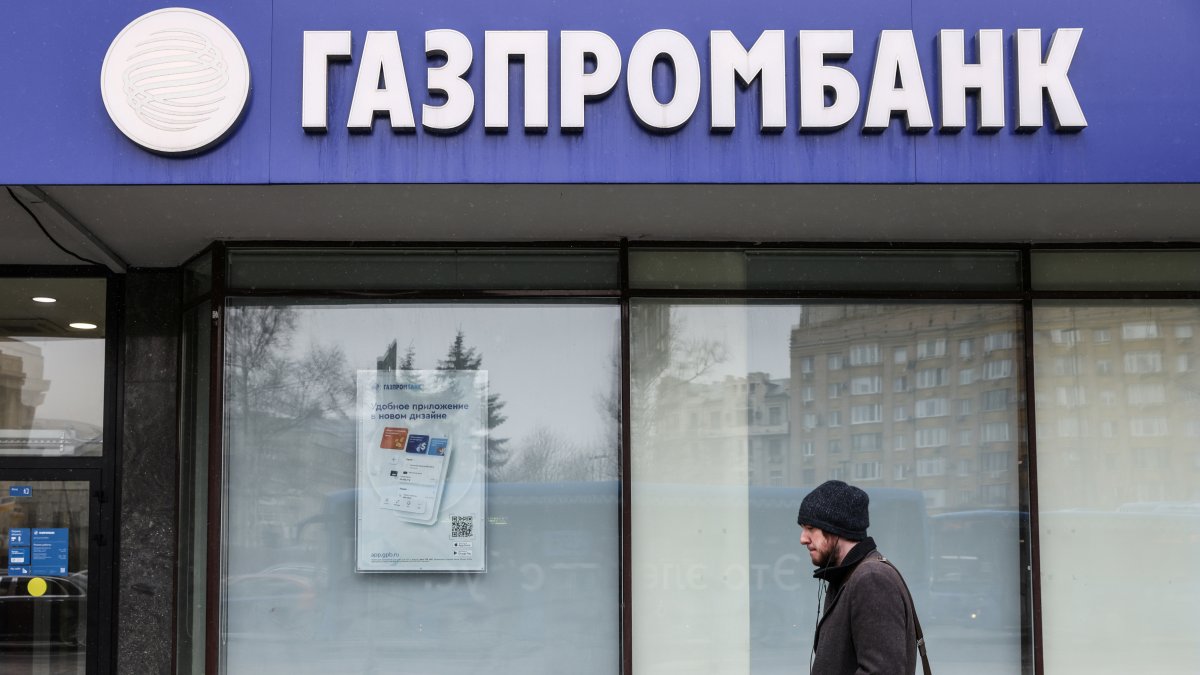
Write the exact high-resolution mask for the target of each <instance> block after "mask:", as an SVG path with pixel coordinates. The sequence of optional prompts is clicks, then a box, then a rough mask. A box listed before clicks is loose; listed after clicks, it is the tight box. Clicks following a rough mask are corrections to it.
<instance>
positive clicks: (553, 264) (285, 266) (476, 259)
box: [228, 247, 620, 291]
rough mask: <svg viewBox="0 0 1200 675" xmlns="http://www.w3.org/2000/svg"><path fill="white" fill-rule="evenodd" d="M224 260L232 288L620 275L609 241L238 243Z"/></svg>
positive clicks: (492, 283)
mask: <svg viewBox="0 0 1200 675" xmlns="http://www.w3.org/2000/svg"><path fill="white" fill-rule="evenodd" d="M229 260H230V265H229V282H228V283H229V287H230V288H235V289H255V288H276V289H278V288H287V289H295V290H317V291H322V290H330V289H340V290H348V291H373V290H379V289H383V290H389V289H395V288H422V289H461V288H470V289H504V290H536V289H555V290H572V289H574V290H592V289H610V288H614V287H617V286H618V285H619V283H620V266H619V263H618V256H617V251H616V250H615V249H561V250H555V249H520V248H508V249H499V248H462V249H419V248H384V247H380V248H372V247H367V248H354V249H346V248H339V249H335V250H331V249H302V248H301V249H297V248H288V249H272V248H262V249H256V248H244V249H234V250H231V251H230V252H229Z"/></svg>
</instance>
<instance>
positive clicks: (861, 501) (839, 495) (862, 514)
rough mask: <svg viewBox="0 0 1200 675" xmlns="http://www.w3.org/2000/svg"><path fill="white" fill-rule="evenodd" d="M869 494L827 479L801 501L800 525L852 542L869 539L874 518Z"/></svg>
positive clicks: (798, 517) (798, 520)
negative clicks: (868, 534)
mask: <svg viewBox="0 0 1200 675" xmlns="http://www.w3.org/2000/svg"><path fill="white" fill-rule="evenodd" d="M869 502H870V498H869V497H867V493H865V492H863V491H862V490H860V489H859V488H856V487H854V486H853V485H847V484H846V483H843V482H842V481H840V480H827V481H825V482H824V483H821V484H820V485H818V486H817V487H816V488H815V489H814V490H813V491H812V492H810V493H808V495H807V496H805V497H804V500H803V501H801V502H800V515H799V516H797V517H796V523H797V524H799V525H809V526H812V527H816V528H820V529H821V530H823V531H825V532H827V533H829V534H833V535H837V536H839V537H845V538H846V539H850V540H852V541H862V540H863V539H866V538H867V528H868V527H870V525H871V519H870V517H869V516H868V515H867V504H868V503H869Z"/></svg>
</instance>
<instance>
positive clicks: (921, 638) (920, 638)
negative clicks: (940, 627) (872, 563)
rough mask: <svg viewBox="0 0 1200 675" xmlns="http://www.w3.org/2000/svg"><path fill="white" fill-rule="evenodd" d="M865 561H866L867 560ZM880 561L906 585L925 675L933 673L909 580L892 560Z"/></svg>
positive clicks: (905, 591) (880, 558)
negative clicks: (907, 580)
mask: <svg viewBox="0 0 1200 675" xmlns="http://www.w3.org/2000/svg"><path fill="white" fill-rule="evenodd" d="M863 562H866V561H865V560H864V561H863ZM879 562H881V563H884V564H886V565H887V566H888V567H890V568H892V569H893V570H896V576H898V577H900V585H901V586H903V587H904V594H905V595H907V596H908V603H909V604H910V605H912V608H913V624H915V626H916V629H917V651H918V652H920V654H921V668H922V669H923V670H924V671H925V675H932V673H933V671H932V670H930V668H929V655H928V654H926V653H925V634H924V633H923V632H922V631H921V619H919V618H918V617H917V603H915V602H913V597H912V593H911V592H909V590H908V582H906V581H905V580H904V575H903V574H900V570H898V569H896V566H895V565H893V564H892V561H890V560H888V559H887V558H885V557H883V556H882V555H881V556H880V557H879Z"/></svg>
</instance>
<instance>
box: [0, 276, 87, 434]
mask: <svg viewBox="0 0 1200 675" xmlns="http://www.w3.org/2000/svg"><path fill="white" fill-rule="evenodd" d="M106 285H107V284H106V282H105V280H104V279H52V278H48V279H42V278H19V279H18V278H14V279H9V278H5V279H0V455H22V456H28V455H40V456H53V457H62V456H76V457H77V456H94V455H100V454H101V453H102V449H103V446H104V388H105V387H104V368H105V341H104V336H105V333H106V328H107V327H106V322H105V306H106V303H105V289H106Z"/></svg>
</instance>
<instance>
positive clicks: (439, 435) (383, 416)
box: [355, 370, 488, 572]
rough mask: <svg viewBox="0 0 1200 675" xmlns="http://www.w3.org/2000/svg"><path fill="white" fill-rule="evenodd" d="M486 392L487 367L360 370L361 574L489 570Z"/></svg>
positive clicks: (358, 526) (357, 505)
mask: <svg viewBox="0 0 1200 675" xmlns="http://www.w3.org/2000/svg"><path fill="white" fill-rule="evenodd" d="M487 392H488V378H487V371H476V370H471V371H466V370H457V371H454V370H451V371H447V370H406V371H401V372H390V371H375V370H361V371H359V372H358V399H357V401H358V439H357V450H356V458H357V469H356V473H357V479H356V485H357V489H356V492H355V495H356V496H355V513H356V518H355V535H356V536H355V549H356V552H355V571H358V572H482V571H485V569H486V558H485V556H484V553H485V550H486V549H485V546H484V544H485V541H484V538H485V534H486V532H485V529H484V523H485V520H484V509H485V504H486V500H485V497H486V488H487V435H488V433H487Z"/></svg>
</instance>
